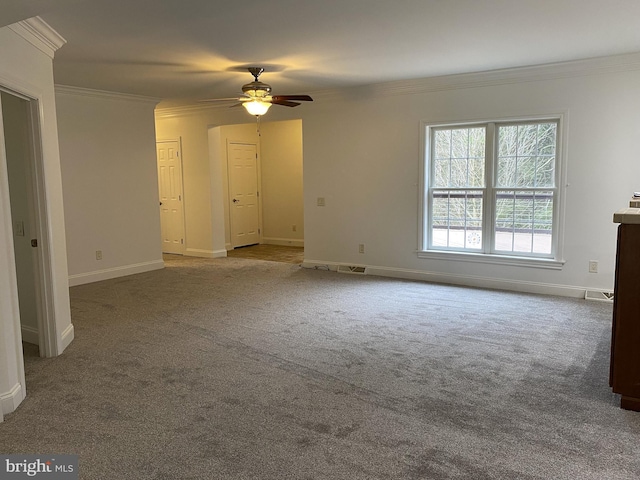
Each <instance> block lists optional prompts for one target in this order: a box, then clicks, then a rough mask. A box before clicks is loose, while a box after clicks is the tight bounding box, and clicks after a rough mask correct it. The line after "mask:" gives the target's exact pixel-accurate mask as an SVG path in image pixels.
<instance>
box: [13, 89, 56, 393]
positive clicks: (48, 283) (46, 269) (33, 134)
mask: <svg viewBox="0 0 640 480" xmlns="http://www.w3.org/2000/svg"><path fill="white" fill-rule="evenodd" d="M0 90H2V91H3V92H5V93H7V94H9V95H13V96H15V97H18V98H20V99H21V100H25V101H27V102H28V108H27V128H28V132H29V145H28V153H29V158H28V159H27V168H26V171H27V176H28V177H29V181H28V186H27V195H28V197H29V202H28V209H29V215H30V217H31V219H32V221H33V223H32V225H31V226H32V228H33V231H34V233H35V238H36V239H37V241H38V246H37V248H34V249H33V250H34V252H33V255H34V270H35V271H34V275H35V294H36V295H35V296H36V311H37V323H38V341H39V345H38V346H39V351H40V356H41V357H53V356H56V355H58V347H57V341H56V337H57V328H56V322H55V304H54V292H53V286H54V282H53V269H52V265H51V252H50V248H51V247H50V246H51V238H50V236H49V222H48V203H47V198H46V189H45V183H44V159H43V154H42V152H43V147H42V128H41V125H42V118H43V109H42V99H41V98H40V97H39V95H38V94H37V93H34V92H29V91H27V89H25V88H23V87H21V86H17V85H12V86H8V85H4V84H0ZM1 125H3V123H1ZM1 125H0V126H1ZM2 140H3V141H2V145H0V146H1V147H2V150H3V151H2V152H1V156H2V160H3V162H4V163H5V164H4V166H3V168H6V158H5V155H6V150H5V147H4V132H2ZM7 181H8V178H7ZM2 187H3V188H4V187H8V184H7V185H2ZM7 209H8V210H9V216H8V218H11V213H10V207H9V205H7ZM10 248H11V250H14V246H13V237H11V245H10ZM14 268H15V265H14ZM16 288H17V286H16ZM16 291H17V290H16ZM14 327H15V330H16V347H17V350H18V352H19V356H20V357H22V331H21V325H20V318H19V316H16V318H15V320H14ZM20 360H21V361H20V362H18V364H19V365H21V367H22V372H21V375H22V376H23V377H24V359H23V358H21V359H20ZM22 386H23V388H24V378H23V379H22ZM24 393H26V389H25V392H24Z"/></svg>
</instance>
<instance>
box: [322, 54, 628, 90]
mask: <svg viewBox="0 0 640 480" xmlns="http://www.w3.org/2000/svg"><path fill="white" fill-rule="evenodd" d="M633 70H640V52H637V53H630V54H623V55H612V56H607V57H597V58H589V59H585V60H574V61H569V62H558V63H550V64H544V65H533V66H526V67H515V68H506V69H500V70H490V71H485V72H476V73H461V74H454V75H443V76H438V77H428V78H421V79H415V80H398V81H393V82H385V83H378V84H371V85H366V86H364V87H350V88H349V90H354V91H357V90H362V89H364V90H365V92H366V96H373V97H376V96H387V95H415V94H420V93H431V92H439V91H444V90H457V89H465V88H477V87H487V86H498V85H508V84H514V83H528V82H539V81H546V80H557V79H563V78H571V77H581V76H587V75H600V74H606V73H616V72H626V71H633ZM344 95H345V90H336V91H334V92H333V94H330V93H329V92H327V95H323V97H324V98H325V99H329V98H330V97H334V98H337V97H340V98H344ZM360 96H363V94H362V93H361V94H360Z"/></svg>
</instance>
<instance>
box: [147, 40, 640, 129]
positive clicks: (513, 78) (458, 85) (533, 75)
mask: <svg viewBox="0 0 640 480" xmlns="http://www.w3.org/2000/svg"><path fill="white" fill-rule="evenodd" d="M634 70H640V52H637V53H629V54H624V55H612V56H607V57H596V58H590V59H585V60H574V61H569V62H558V63H551V64H544V65H533V66H527V67H516V68H506V69H500V70H489V71H485V72H476V73H460V74H454V75H443V76H438V77H427V78H419V79H413V80H397V81H392V82H384V83H374V84H368V85H360V86H352V87H345V88H335V89H326V90H319V91H315V92H313V95H312V96H313V99H314V101H315V102H316V103H319V102H335V101H340V102H344V101H348V100H353V99H356V100H357V99H371V98H380V97H386V96H396V95H419V94H425V93H433V92H441V91H446V90H459V89H466V88H478V87H489V86H500V85H509V84H516V83H528V82H540V81H547V80H557V79H565V78H572V77H582V76H588V75H602V74H607V73H620V72H627V71H634ZM214 108H221V106H219V105H204V106H202V105H185V106H177V107H166V108H158V109H156V116H157V117H173V116H181V115H194V114H198V113H202V112H206V111H210V110H211V109H214Z"/></svg>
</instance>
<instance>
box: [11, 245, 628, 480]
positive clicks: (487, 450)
mask: <svg viewBox="0 0 640 480" xmlns="http://www.w3.org/2000/svg"><path fill="white" fill-rule="evenodd" d="M71 302H72V315H73V323H74V326H75V329H76V339H75V341H74V342H73V343H72V344H71V345H70V347H69V348H68V349H67V351H66V352H65V353H64V354H63V355H62V356H60V357H58V358H55V359H40V358H37V357H28V358H27V362H26V374H27V392H28V397H27V399H26V400H25V401H24V402H23V404H22V405H21V406H20V407H19V408H18V410H17V411H16V412H14V413H12V414H11V415H7V416H6V417H5V422H4V423H2V424H0V452H4V453H72V454H78V455H79V456H80V478H81V479H96V480H97V479H100V480H105V479H114V480H121V479H136V480H147V479H149V480H151V479H155V480H159V479H167V480H169V479H171V480H175V479H273V480H282V479H327V480H336V479H345V480H358V479H367V480H370V479H381V480H382V479H385V480H386V479H402V480H405V479H473V480H482V479H524V480H529V479H541V480H542V479H545V480H546V479H570V480H575V479H580V480H604V479H607V480H616V479H637V478H638V472H639V471H640V414H638V413H632V412H628V411H624V410H621V409H620V408H619V407H618V401H619V398H618V397H617V396H616V395H613V394H612V393H611V391H610V389H609V387H608V382H607V380H608V355H609V336H610V328H611V306H610V305H608V304H604V303H596V302H588V301H585V300H574V299H564V298H553V297H543V296H536V295H523V294H516V293H505V292H497V291H490V290H481V289H469V288H461V287H452V286H446V285H433V284H428V283H420V282H409V281H398V280H390V279H382V278H375V277H371V276H357V275H348V274H339V273H334V272H328V271H321V270H305V269H303V268H300V267H299V266H297V265H293V264H287V263H276V262H271V261H261V260H260V261H258V260H248V259H241V258H224V259H214V260H204V259H196V258H181V257H178V258H176V259H174V260H170V261H168V262H167V268H166V269H164V270H160V271H155V272H149V273H145V274H140V275H134V276H130V277H125V278H120V279H114V280H109V281H105V282H100V283H94V284H90V285H83V286H78V287H73V288H72V289H71Z"/></svg>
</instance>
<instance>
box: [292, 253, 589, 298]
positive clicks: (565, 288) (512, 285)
mask: <svg viewBox="0 0 640 480" xmlns="http://www.w3.org/2000/svg"><path fill="white" fill-rule="evenodd" d="M344 265H347V264H344V263H337V262H323V261H321V260H307V259H305V260H304V262H303V263H302V267H303V268H324V269H328V270H332V271H337V270H338V268H339V267H341V266H344ZM360 266H363V267H366V268H365V272H366V274H367V275H376V276H379V277H390V278H401V279H405V280H419V281H425V282H433V283H445V284H449V285H461V286H466V287H479V288H491V289H497V290H507V291H511V292H520V293H537V294H542V295H556V296H559V297H572V298H584V296H585V290H586V288H585V287H576V286H571V285H556V284H552V283H539V282H527V281H523V280H511V279H502V278H490V277H479V276H474V275H455V274H450V273H438V272H427V271H423V270H410V269H404V268H389V267H379V266H371V265H366V266H365V265H360Z"/></svg>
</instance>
